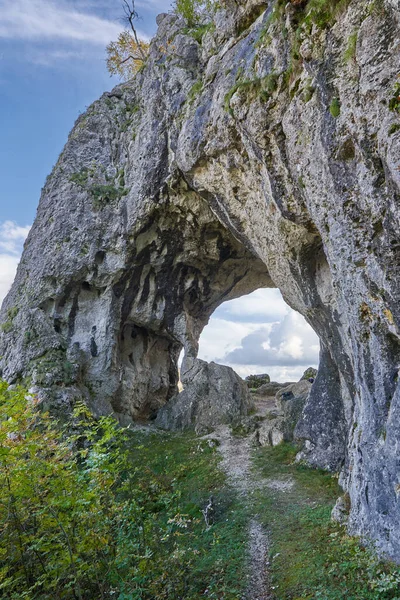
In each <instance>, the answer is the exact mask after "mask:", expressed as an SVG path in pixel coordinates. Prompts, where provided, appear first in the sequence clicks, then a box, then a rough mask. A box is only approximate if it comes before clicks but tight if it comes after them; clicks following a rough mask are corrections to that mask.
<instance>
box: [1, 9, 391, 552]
mask: <svg viewBox="0 0 400 600" xmlns="http://www.w3.org/2000/svg"><path fill="white" fill-rule="evenodd" d="M273 6H274V2H268V3H266V2H259V1H257V0H252V1H251V2H241V3H236V2H233V1H231V0H229V1H228V0H226V1H225V2H224V3H223V7H222V8H221V10H220V11H218V13H217V15H216V25H217V26H216V28H215V31H214V32H213V31H212V30H210V31H209V32H208V33H207V34H206V35H205V37H204V38H203V44H202V45H200V44H198V43H197V42H196V41H195V40H194V39H193V38H191V37H190V35H188V34H184V33H182V32H184V31H185V24H184V23H182V22H181V21H180V20H179V19H177V18H176V17H175V16H174V15H165V16H163V17H162V18H161V19H159V25H160V27H159V32H158V34H157V36H156V38H155V40H154V41H153V43H152V45H151V50H150V58H149V61H148V63H147V65H146V67H145V69H144V70H143V72H142V73H140V74H138V76H137V77H136V78H135V80H133V81H131V82H129V83H126V84H124V85H121V86H118V87H117V88H116V89H115V90H114V91H113V92H112V93H111V94H105V95H104V96H103V97H102V98H101V99H100V100H99V101H97V102H95V103H94V104H93V105H92V106H91V107H90V108H89V109H88V111H87V112H86V114H84V115H82V116H81V117H80V118H79V119H78V121H77V123H76V125H75V127H74V129H73V131H72V133H71V135H70V137H69V140H68V143H67V145H66V147H65V149H64V150H63V152H62V155H61V157H60V159H59V161H58V162H57V164H56V166H55V168H54V170H53V172H52V174H51V175H50V177H49V178H48V180H47V182H46V184H45V186H44V190H43V195H42V198H41V201H40V205H39V209H38V214H37V219H36V221H35V224H34V226H33V228H32V230H31V233H30V235H29V237H28V240H27V242H26V247H25V252H24V255H23V257H22V261H21V263H20V266H19V269H18V274H17V278H16V281H15V283H14V286H13V288H12V290H11V292H10V294H9V295H8V297H7V299H6V300H5V302H4V305H3V308H2V313H1V317H0V318H1V320H2V322H3V324H4V327H3V333H2V335H1V341H0V356H1V370H2V374H3V376H4V377H5V378H6V379H7V380H9V381H10V382H13V381H17V380H18V378H20V377H24V376H30V377H32V381H33V385H34V387H35V389H37V390H39V391H40V395H41V398H43V400H44V401H46V402H48V403H49V404H51V405H52V406H53V407H54V406H57V407H58V408H59V410H62V409H63V408H65V409H68V408H70V406H71V404H72V403H73V402H74V400H75V398H76V397H79V396H83V397H85V398H87V401H88V402H90V403H91V405H92V407H93V408H94V409H95V410H97V411H98V412H104V411H106V412H109V411H110V410H111V409H112V410H114V411H115V412H116V413H118V414H120V415H123V418H124V419H125V418H127V417H129V418H135V419H138V418H148V417H150V416H151V415H153V414H154V412H155V411H157V410H158V409H159V407H161V406H162V405H164V404H165V403H166V402H167V401H168V400H169V399H170V398H172V397H173V396H174V395H175V393H176V382H177V357H178V354H179V352H180V350H181V348H182V347H184V348H185V352H186V355H187V357H188V358H195V357H196V353H197V343H198V338H199V335H200V333H201V331H202V328H203V327H204V325H205V324H206V323H207V320H208V318H209V316H210V315H211V314H212V312H213V310H214V309H215V308H216V307H217V306H218V305H219V304H221V302H223V301H224V300H227V299H229V298H234V297H237V296H240V295H241V294H244V293H248V292H250V291H252V290H254V289H256V288H258V287H262V286H276V287H279V289H280V290H281V292H282V294H283V296H284V298H285V299H286V301H287V302H288V303H289V304H290V305H291V306H292V307H293V308H295V309H296V310H298V311H299V312H300V313H301V314H303V315H304V316H305V318H306V319H307V321H308V322H309V323H310V324H311V325H312V327H313V328H314V330H315V331H316V332H317V334H318V336H319V337H320V340H321V348H322V353H321V365H320V369H319V373H318V377H317V379H316V382H315V383H314V385H313V387H312V390H311V393H310V396H309V399H308V401H307V405H306V407H305V410H304V417H303V419H302V421H301V422H300V423H299V425H298V426H297V431H296V434H297V436H298V438H300V439H302V440H303V441H304V447H305V455H306V456H307V460H308V461H309V462H310V463H311V464H315V465H319V466H327V467H329V468H331V469H334V470H336V469H339V468H340V469H341V482H342V485H343V487H344V488H345V490H346V491H347V492H348V493H349V495H350V498H351V512H350V520H349V522H350V526H351V529H352V531H354V532H356V533H360V534H362V535H365V536H367V537H369V538H370V539H373V540H375V541H376V543H377V545H378V547H379V548H380V549H381V550H382V551H384V552H387V553H388V554H389V555H390V556H392V557H394V558H396V559H398V560H400V535H399V532H400V511H399V509H398V502H399V489H400V488H399V486H400V480H399V469H398V455H399V439H400V418H399V413H400V387H399V379H398V369H399V364H400V332H399V324H400V302H399V300H400V298H399V296H400V294H399V292H400V289H399V281H400V279H399V274H400V253H399V250H400V243H399V229H400V223H399V221H400V218H399V217H400V214H399V205H400V204H399V186H400V171H399V168H398V167H399V164H400V131H399V130H398V128H397V127H396V126H397V125H398V123H399V115H398V112H397V111H391V110H389V102H390V100H391V99H392V97H393V88H394V85H395V83H396V81H397V77H398V70H399V60H400V46H399V34H400V25H399V15H400V13H399V10H398V2H397V0H382V2H378V3H376V2H375V3H373V2H371V3H369V2H365V1H364V0H352V1H351V2H350V4H349V8H348V10H346V11H344V12H343V13H342V14H340V15H339V16H338V18H337V22H336V23H335V24H333V25H332V26H331V27H329V28H327V29H321V28H319V27H317V26H314V27H312V28H311V31H310V29H309V28H307V27H301V25H300V28H299V24H298V19H297V18H295V16H296V15H295V14H294V12H293V11H295V10H296V9H295V8H294V7H288V8H287V12H286V13H285V14H283V15H281V16H280V17H278V18H277V19H275V20H271V21H268V19H269V15H270V12H271V10H272V8H273ZM264 8H265V9H266V10H265V12H264V13H262V14H260V12H261V11H262V10H264ZM289 8H290V9H289ZM299 10H301V9H299ZM259 14H260V16H259V17H258V15H259ZM253 19H255V20H254V21H253ZM283 27H284V28H285V33H286V35H285V36H283V35H282V30H283ZM246 28H247V29H246ZM355 33H356V34H357V40H356V44H355V46H354V44H353V46H354V53H353V55H351V56H350V57H349V56H348V52H347V50H348V48H349V40H350V37H351V36H353V39H354V34H355ZM265 34H266V35H265ZM175 41H176V44H175ZM293 47H294V48H295V53H296V56H298V57H300V58H299V59H296V60H295V62H293V60H292V59H293V56H292V54H293V53H292V48H293ZM177 49H179V52H178V50H177ZM290 64H292V66H293V69H292V70H291V72H290V73H289V72H288V67H289V65H290ZM289 75H290V76H289ZM389 132H390V133H389Z"/></svg>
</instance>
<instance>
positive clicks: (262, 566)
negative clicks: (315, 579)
mask: <svg viewBox="0 0 400 600" xmlns="http://www.w3.org/2000/svg"><path fill="white" fill-rule="evenodd" d="M206 437H210V438H211V437H212V438H213V439H217V440H218V441H219V447H218V450H219V452H220V453H221V455H222V462H221V468H222V469H223V471H224V472H225V473H226V475H227V478H228V482H229V483H230V485H231V486H232V487H233V488H234V489H235V490H236V491H237V492H238V493H239V495H240V496H242V498H243V502H244V503H245V505H246V509H247V510H248V511H249V514H250V522H249V529H248V561H249V576H248V577H249V581H248V586H247V590H246V596H245V598H246V600H271V599H272V598H273V595H272V594H271V590H270V584H269V573H268V556H269V543H268V532H267V531H266V530H265V529H264V527H263V526H262V524H261V523H260V521H259V520H258V517H257V515H255V514H252V512H253V511H252V507H253V504H254V503H253V501H252V496H253V494H254V491H255V489H259V488H260V487H263V486H267V485H268V481H267V480H266V479H261V480H260V479H258V480H257V481H255V479H254V477H253V475H252V460H251V451H252V442H251V438H250V437H235V436H233V435H232V432H231V429H230V428H229V427H228V426H222V427H219V428H218V429H217V430H216V431H214V432H213V434H212V435H210V436H206Z"/></svg>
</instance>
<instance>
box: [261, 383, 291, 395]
mask: <svg viewBox="0 0 400 600" xmlns="http://www.w3.org/2000/svg"><path fill="white" fill-rule="evenodd" d="M288 385H291V383H278V382H277V381H270V383H264V385H262V386H260V387H259V388H258V389H257V390H256V391H255V393H256V394H257V395H258V396H275V394H276V393H277V392H279V390H281V389H282V388H284V387H287V386H288Z"/></svg>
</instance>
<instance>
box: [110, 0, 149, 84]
mask: <svg viewBox="0 0 400 600" xmlns="http://www.w3.org/2000/svg"><path fill="white" fill-rule="evenodd" d="M122 7H123V10H124V21H125V22H126V23H127V24H128V25H129V28H130V31H128V30H126V31H123V32H122V33H120V35H119V36H118V39H117V41H116V42H111V43H110V44H109V45H108V46H107V69H108V71H109V73H110V74H111V75H119V76H120V77H121V78H122V79H124V80H127V79H130V78H131V77H133V76H134V75H135V73H137V71H138V70H139V69H140V68H141V66H142V65H143V64H144V63H145V61H146V58H147V55H148V52H149V44H148V43H147V42H145V41H143V40H140V39H139V37H138V34H137V30H136V27H135V21H136V20H137V19H138V18H139V15H138V13H137V11H136V8H135V0H130V1H128V0H123V3H122Z"/></svg>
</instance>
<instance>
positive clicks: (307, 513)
mask: <svg viewBox="0 0 400 600" xmlns="http://www.w3.org/2000/svg"><path fill="white" fill-rule="evenodd" d="M296 452H297V448H296V447H294V446H292V445H290V444H283V445H281V446H277V447H275V448H262V449H259V450H257V451H256V455H255V468H256V469H257V471H258V472H259V473H260V474H261V475H262V476H263V477H277V476H279V477H281V476H282V475H285V476H290V477H292V478H293V480H294V481H295V486H294V487H293V489H292V490H290V491H286V492H284V493H283V492H279V491H273V490H269V491H267V492H265V490H263V491H257V497H256V508H257V512H258V514H259V515H260V516H261V519H262V522H263V524H264V525H265V527H266V528H267V529H269V531H270V537H271V543H272V545H271V560H272V566H271V580H272V585H273V586H274V588H275V597H276V600H289V599H293V600H294V599H296V600H311V599H312V600H314V599H317V598H318V599H323V600H342V599H343V598H346V599H347V600H384V599H387V598H397V597H398V596H399V590H400V588H399V577H400V570H399V568H398V567H396V566H395V565H391V564H387V563H386V564H385V563H382V562H380V561H379V560H378V559H377V558H376V557H375V556H374V555H373V554H372V553H371V552H370V551H369V550H368V549H365V548H363V547H362V546H361V544H360V542H359V540H357V538H353V537H350V536H348V535H347V534H346V531H345V529H344V527H342V526H340V525H338V524H335V523H333V522H332V521H331V518H330V515H331V510H332V507H333V505H334V503H335V500H336V498H337V497H338V496H339V495H340V494H341V493H342V492H341V490H340V488H339V486H338V483H337V479H336V477H334V476H332V475H331V474H330V473H326V472H324V471H320V470H316V469H310V468H308V467H306V466H304V465H300V464H294V463H293V460H294V457H295V454H296ZM272 557H273V558H272Z"/></svg>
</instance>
